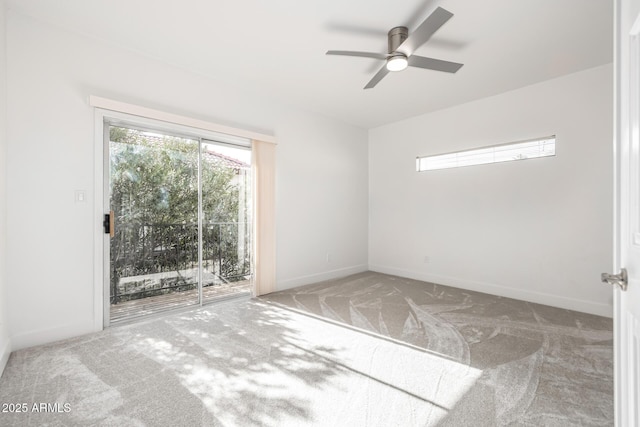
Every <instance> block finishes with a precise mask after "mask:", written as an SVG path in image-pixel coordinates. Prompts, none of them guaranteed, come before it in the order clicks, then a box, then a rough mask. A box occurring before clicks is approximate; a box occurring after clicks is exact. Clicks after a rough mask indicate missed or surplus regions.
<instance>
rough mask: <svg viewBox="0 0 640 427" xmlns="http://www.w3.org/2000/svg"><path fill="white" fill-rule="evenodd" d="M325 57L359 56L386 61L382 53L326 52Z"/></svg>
mask: <svg viewBox="0 0 640 427" xmlns="http://www.w3.org/2000/svg"><path fill="white" fill-rule="evenodd" d="M327 55H343V56H361V57H364V58H374V59H387V56H389V55H385V54H384V53H374V52H353V51H350V50H328V51H327Z"/></svg>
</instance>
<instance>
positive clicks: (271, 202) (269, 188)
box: [251, 140, 276, 296]
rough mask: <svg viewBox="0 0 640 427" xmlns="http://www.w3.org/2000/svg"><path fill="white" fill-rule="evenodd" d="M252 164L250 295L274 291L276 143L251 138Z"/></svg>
mask: <svg viewBox="0 0 640 427" xmlns="http://www.w3.org/2000/svg"><path fill="white" fill-rule="evenodd" d="M251 159H252V165H253V166H252V167H253V208H254V221H253V223H254V232H253V263H254V271H255V276H254V294H255V296H260V295H265V294H269V293H271V292H274V291H275V290H276V230H275V227H276V217H275V212H276V209H275V192H276V144H273V143H270V142H264V141H257V140H252V141H251Z"/></svg>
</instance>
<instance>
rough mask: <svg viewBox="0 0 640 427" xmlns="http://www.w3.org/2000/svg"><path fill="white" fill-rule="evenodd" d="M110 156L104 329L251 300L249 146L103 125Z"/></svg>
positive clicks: (106, 146) (122, 126) (121, 125)
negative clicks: (242, 297)
mask: <svg viewBox="0 0 640 427" xmlns="http://www.w3.org/2000/svg"><path fill="white" fill-rule="evenodd" d="M107 149H108V159H109V160H108V161H109V164H108V168H107V169H106V170H108V185H109V192H108V193H109V196H108V197H109V200H108V206H109V210H110V214H109V216H108V217H106V218H105V232H107V231H108V232H109V233H110V238H109V246H110V248H109V260H108V266H107V267H108V271H109V281H108V287H109V309H108V310H107V312H108V316H106V318H105V324H107V325H108V324H109V323H113V322H117V321H120V320H126V319H131V318H133V317H138V316H143V315H147V314H152V313H157V312H159V311H164V310H168V309H173V308H180V307H188V306H191V305H199V304H202V303H203V302H207V301H212V300H216V299H219V298H222V297H227V296H230V295H239V294H248V293H249V292H250V286H251V250H250V248H251V203H250V201H251V186H250V183H251V179H250V177H251V175H250V174H251V168H250V165H251V158H250V156H251V152H250V150H249V149H248V147H242V146H235V145H230V144H226V143H223V142H215V141H208V140H204V139H202V138H197V137H190V136H176V135H172V134H168V133H163V132H159V131H155V130H152V131H149V130H145V129H141V128H136V127H134V126H129V125H123V124H118V125H115V124H107V123H105V154H106V152H107ZM105 166H106V165H105Z"/></svg>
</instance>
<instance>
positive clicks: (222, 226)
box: [110, 222, 251, 304]
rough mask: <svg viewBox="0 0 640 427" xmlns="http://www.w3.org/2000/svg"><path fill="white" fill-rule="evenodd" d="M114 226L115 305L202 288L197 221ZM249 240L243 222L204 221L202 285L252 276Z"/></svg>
mask: <svg viewBox="0 0 640 427" xmlns="http://www.w3.org/2000/svg"><path fill="white" fill-rule="evenodd" d="M115 229H116V232H115V235H114V237H113V239H112V241H111V266H110V268H111V304H118V303H120V302H123V301H130V300H134V299H140V298H146V297H150V296H157V295H163V294H167V293H172V292H181V291H187V290H191V289H195V288H197V286H198V226H197V224H189V223H188V224H136V223H125V224H116V227H115ZM250 242H251V240H250V230H249V228H248V227H247V224H246V223H244V222H205V223H203V226H202V269H203V271H202V278H203V287H206V286H215V285H220V284H225V283H230V282H238V281H243V280H249V279H250V277H251V259H250V253H251V251H250V244H251V243H250Z"/></svg>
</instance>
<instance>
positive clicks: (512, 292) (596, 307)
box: [369, 265, 613, 317]
mask: <svg viewBox="0 0 640 427" xmlns="http://www.w3.org/2000/svg"><path fill="white" fill-rule="evenodd" d="M369 270H371V271H375V272H378V273H384V274H391V275H394V276H400V277H406V278H408V279H415V280H421V281H424V282H431V283H436V284H440V285H446V286H452V287H455V288H460V289H467V290H470V291H476V292H483V293H486V294H491V295H497V296H501V297H506V298H513V299H518V300H522V301H528V302H534V303H538V304H544V305H549V306H552V307H558V308H564V309H567V310H574V311H580V312H582V313H589V314H595V315H598V316H604V317H612V316H613V307H612V306H611V305H609V304H603V303H597V302H592V301H585V300H580V299H576V298H568V297H564V296H559V295H553V294H546V293H542V292H535V291H530V290H526V289H517V288H509V287H506V286H501V285H496V284H494V283H485V282H477V281H473V280H467V279H459V278H456V277H447V276H439V275H433V274H428V273H423V272H418V271H412V270H404V269H399V268H394V267H387V266H383V265H369Z"/></svg>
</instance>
